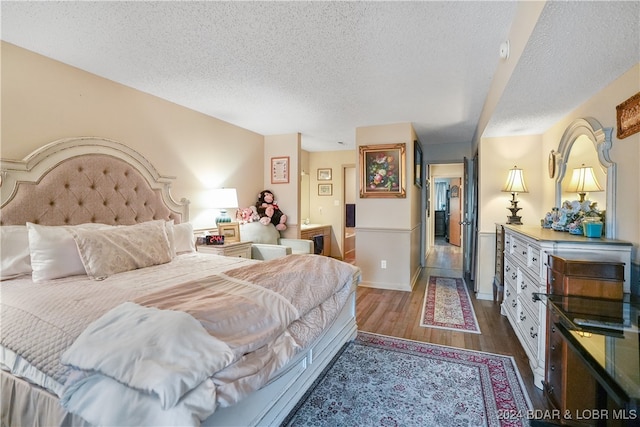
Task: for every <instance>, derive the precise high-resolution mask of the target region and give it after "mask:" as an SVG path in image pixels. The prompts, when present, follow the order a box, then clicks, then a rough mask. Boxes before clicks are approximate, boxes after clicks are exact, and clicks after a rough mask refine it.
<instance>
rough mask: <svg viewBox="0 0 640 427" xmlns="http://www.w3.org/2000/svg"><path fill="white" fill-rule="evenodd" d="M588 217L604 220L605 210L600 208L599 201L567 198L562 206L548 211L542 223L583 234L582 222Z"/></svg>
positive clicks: (549, 226) (555, 228)
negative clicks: (570, 199) (581, 200)
mask: <svg viewBox="0 0 640 427" xmlns="http://www.w3.org/2000/svg"><path fill="white" fill-rule="evenodd" d="M587 218H591V219H593V220H600V221H602V222H604V211H600V210H599V209H598V203H597V202H591V201H589V200H585V201H584V202H580V201H579V200H572V201H569V200H565V201H564V202H563V203H562V206H561V207H560V208H553V209H552V212H547V214H546V215H545V218H544V220H543V221H542V225H543V227H546V228H552V229H554V230H557V231H568V232H570V233H573V234H582V223H583V222H584V221H585V219H587Z"/></svg>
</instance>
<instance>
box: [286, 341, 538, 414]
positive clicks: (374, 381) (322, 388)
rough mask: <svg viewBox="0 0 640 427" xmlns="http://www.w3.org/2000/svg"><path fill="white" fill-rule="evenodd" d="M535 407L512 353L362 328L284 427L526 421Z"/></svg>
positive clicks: (302, 400) (296, 408)
mask: <svg viewBox="0 0 640 427" xmlns="http://www.w3.org/2000/svg"><path fill="white" fill-rule="evenodd" d="M531 409H532V406H531V401H530V400H529V397H528V395H527V393H526V390H525V388H524V386H523V384H522V379H521V377H520V374H519V372H518V368H517V367H516V364H515V361H514V360H513V358H512V357H507V356H501V355H497V354H491V353H483V352H478V351H470V350H463V349H457V348H453V347H446V346H440V345H434V344H428V343H421V342H417V341H409V340H403V339H399V338H392V337H386V336H382V335H375V334H368V333H365V332H359V333H358V336H357V338H356V339H355V340H354V341H352V342H350V343H348V344H346V345H345V346H344V348H343V350H342V352H341V353H340V354H339V355H338V356H337V357H336V358H335V359H334V361H333V362H332V363H331V364H330V365H329V367H328V368H327V369H325V371H324V372H323V373H322V374H321V375H320V377H319V378H318V380H317V381H316V383H315V384H314V385H313V386H312V387H311V389H310V391H308V392H307V394H306V395H305V396H304V397H303V398H302V399H301V400H300V402H298V404H297V405H296V407H295V408H294V409H293V411H291V413H290V414H289V416H288V417H287V419H285V421H284V423H283V426H316V427H319V426H331V427H333V426H383V427H391V426H398V427H408V426H420V427H424V426H442V427H446V426H524V425H528V422H527V417H526V414H527V411H529V410H531ZM509 414H523V416H522V417H515V416H514V417H510V416H509Z"/></svg>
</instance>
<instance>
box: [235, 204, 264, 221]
mask: <svg viewBox="0 0 640 427" xmlns="http://www.w3.org/2000/svg"><path fill="white" fill-rule="evenodd" d="M236 221H238V223H240V224H246V223H248V222H254V221H260V215H258V211H257V209H256V207H255V206H250V207H248V208H241V209H238V210H237V211H236Z"/></svg>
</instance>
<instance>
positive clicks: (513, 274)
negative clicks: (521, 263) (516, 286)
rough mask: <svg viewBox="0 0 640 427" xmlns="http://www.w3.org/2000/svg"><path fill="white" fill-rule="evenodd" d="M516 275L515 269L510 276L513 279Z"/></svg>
mask: <svg viewBox="0 0 640 427" xmlns="http://www.w3.org/2000/svg"><path fill="white" fill-rule="evenodd" d="M516 277H518V274H517V273H516V272H515V271H514V272H513V273H511V278H512V279H513V280H516Z"/></svg>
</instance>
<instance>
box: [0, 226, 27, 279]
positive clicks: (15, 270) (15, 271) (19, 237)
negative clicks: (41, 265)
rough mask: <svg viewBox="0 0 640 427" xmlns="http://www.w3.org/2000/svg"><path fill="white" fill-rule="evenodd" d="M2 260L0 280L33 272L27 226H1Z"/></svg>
mask: <svg viewBox="0 0 640 427" xmlns="http://www.w3.org/2000/svg"><path fill="white" fill-rule="evenodd" d="M0 262H1V263H0V280H5V279H11V278H14V277H18V276H22V275H24V274H31V255H30V253H29V232H28V230H27V226H25V225H3V226H2V227H0Z"/></svg>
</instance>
